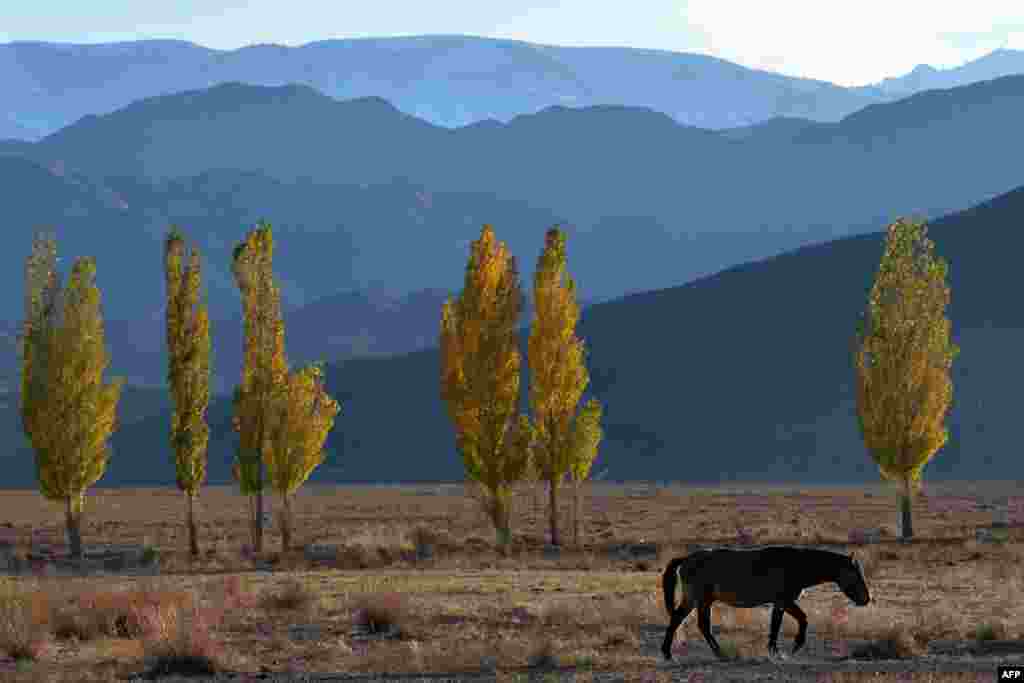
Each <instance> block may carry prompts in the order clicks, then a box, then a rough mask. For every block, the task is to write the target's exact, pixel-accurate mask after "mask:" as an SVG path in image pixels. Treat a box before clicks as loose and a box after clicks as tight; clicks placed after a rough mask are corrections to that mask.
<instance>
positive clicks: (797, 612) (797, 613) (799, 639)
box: [785, 602, 807, 654]
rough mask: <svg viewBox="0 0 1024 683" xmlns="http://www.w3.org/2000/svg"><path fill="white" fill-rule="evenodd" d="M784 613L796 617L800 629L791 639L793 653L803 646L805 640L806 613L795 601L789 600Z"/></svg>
mask: <svg viewBox="0 0 1024 683" xmlns="http://www.w3.org/2000/svg"><path fill="white" fill-rule="evenodd" d="M785 610H786V613H787V614H789V616H791V617H793V618H794V619H796V623H797V624H798V625H799V626H800V629H799V630H798V631H797V633H796V639H795V640H794V641H793V654H796V651H797V650H799V649H800V648H802V647H803V646H804V642H806V641H807V615H806V614H804V611H803V610H802V609H800V608H799V607H797V606H796V603H795V602H791V603H789V604H788V605H786V607H785Z"/></svg>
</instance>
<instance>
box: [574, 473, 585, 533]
mask: <svg viewBox="0 0 1024 683" xmlns="http://www.w3.org/2000/svg"><path fill="white" fill-rule="evenodd" d="M572 485H573V499H574V500H573V514H572V525H573V529H572V535H573V542H574V543H575V544H576V547H577V548H580V547H581V541H580V526H581V523H580V513H581V511H582V507H583V506H582V503H583V496H582V491H581V488H580V482H578V481H574V482H573V484H572Z"/></svg>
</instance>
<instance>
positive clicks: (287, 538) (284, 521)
mask: <svg viewBox="0 0 1024 683" xmlns="http://www.w3.org/2000/svg"><path fill="white" fill-rule="evenodd" d="M280 524H281V551H282V552H285V553H286V552H288V551H289V550H291V549H292V497H291V496H290V495H289V494H287V493H286V494H284V495H283V496H281V522H280Z"/></svg>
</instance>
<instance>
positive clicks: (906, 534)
mask: <svg viewBox="0 0 1024 683" xmlns="http://www.w3.org/2000/svg"><path fill="white" fill-rule="evenodd" d="M911 495H912V491H911V481H910V479H904V480H903V492H902V494H901V495H900V527H901V528H900V539H901V540H904V541H909V540H910V539H911V538H913V537H914V527H913V524H912V522H911V519H910V509H911V508H910V502H911Z"/></svg>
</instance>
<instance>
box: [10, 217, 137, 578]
mask: <svg viewBox="0 0 1024 683" xmlns="http://www.w3.org/2000/svg"><path fill="white" fill-rule="evenodd" d="M56 263H57V246H56V241H55V240H53V239H45V238H42V237H40V236H37V238H36V239H35V240H34V243H33V247H32V254H31V255H30V256H29V257H28V259H27V262H26V269H25V299H26V305H25V321H24V324H23V334H22V336H21V339H20V340H19V345H20V352H21V360H22V377H21V388H22V390H21V405H20V411H21V423H22V428H23V429H24V431H25V435H26V436H27V437H28V439H29V441H30V443H31V444H32V448H33V451H34V456H35V466H36V478H37V479H38V481H39V490H40V492H41V493H42V494H43V496H45V497H46V498H47V499H49V500H52V501H55V502H60V503H63V504H64V512H65V524H66V529H67V536H68V545H69V547H70V551H71V554H72V556H73V557H76V558H81V557H82V536H81V516H82V511H83V508H84V505H85V492H86V490H87V489H88V488H89V487H90V486H92V485H93V484H95V483H96V482H97V481H99V479H100V477H102V476H103V472H104V471H105V470H106V466H107V462H108V461H109V458H110V447H109V445H108V444H107V440H108V439H109V438H110V435H111V433H112V432H113V431H114V429H115V428H116V423H117V404H118V401H119V400H120V397H121V388H122V386H123V384H124V380H123V379H122V378H117V379H114V380H113V381H112V382H110V383H108V384H104V383H103V373H104V371H105V370H106V369H107V365H108V364H109V359H108V356H107V351H106V348H105V345H104V334H103V317H102V314H101V311H100V291H99V288H98V287H97V286H96V282H95V279H96V264H95V262H94V261H93V259H91V258H80V259H77V260H76V261H75V263H74V265H73V267H72V269H71V276H70V278H69V279H68V283H67V287H66V288H64V289H62V288H61V285H60V280H59V277H58V275H57V270H56Z"/></svg>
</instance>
